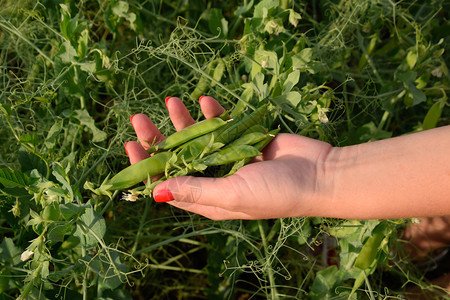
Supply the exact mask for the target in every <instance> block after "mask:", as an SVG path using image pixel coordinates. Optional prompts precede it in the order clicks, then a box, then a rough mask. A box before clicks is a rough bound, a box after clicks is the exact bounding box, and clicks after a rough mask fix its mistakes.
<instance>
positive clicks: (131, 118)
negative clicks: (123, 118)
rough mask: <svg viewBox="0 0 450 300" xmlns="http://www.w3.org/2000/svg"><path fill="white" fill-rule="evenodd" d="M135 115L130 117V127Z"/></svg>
mask: <svg viewBox="0 0 450 300" xmlns="http://www.w3.org/2000/svg"><path fill="white" fill-rule="evenodd" d="M135 115H136V114H134V115H132V116H131V117H130V123H131V125H133V118H134V116H135Z"/></svg>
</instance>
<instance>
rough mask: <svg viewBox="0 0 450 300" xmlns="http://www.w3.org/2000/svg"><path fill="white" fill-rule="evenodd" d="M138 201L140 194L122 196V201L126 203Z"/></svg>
mask: <svg viewBox="0 0 450 300" xmlns="http://www.w3.org/2000/svg"><path fill="white" fill-rule="evenodd" d="M137 199H139V195H138V194H133V193H130V194H123V195H122V200H125V201H130V202H135V201H136V200H137Z"/></svg>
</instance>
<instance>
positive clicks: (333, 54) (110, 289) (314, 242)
mask: <svg viewBox="0 0 450 300" xmlns="http://www.w3.org/2000/svg"><path fill="white" fill-rule="evenodd" d="M448 8H449V7H448V4H447V3H446V2H445V1H425V2H423V3H419V2H417V1H402V2H392V1H381V0H380V1H372V2H369V1H363V2H361V1H323V2H320V3H319V2H317V1H305V2H301V3H294V2H293V1H281V2H278V1H275V2H273V3H272V2H271V1H263V2H255V3H254V2H252V1H244V2H243V3H238V2H235V1H228V2H220V3H215V2H203V1H200V0H193V1H164V2H162V1H161V2H155V1H144V2H139V1H129V2H123V1H98V2H92V1H90V2H76V1H67V2H64V3H63V2H60V1H56V0H48V1H38V2H32V1H5V0H3V1H0V28H1V30H0V91H1V92H0V114H1V115H2V117H1V118H0V153H1V156H0V164H1V171H2V173H0V182H1V184H0V190H1V192H0V232H1V234H2V240H1V241H0V243H1V244H0V291H1V292H2V293H3V294H2V296H0V299H13V298H14V299H15V298H17V297H22V298H29V299H39V298H40V299H42V298H43V295H45V296H46V297H48V298H51V297H54V296H58V297H61V298H67V297H74V298H75V299H79V298H83V299H93V298H101V297H104V298H106V297H111V298H115V299H117V298H119V299H131V298H133V299H148V298H149V297H152V298H154V299H166V298H185V299H199V298H200V299H203V298H207V299H234V298H239V297H241V298H246V299H259V298H270V299H277V298H279V299H289V298H293V299H298V298H306V297H307V296H309V297H310V298H313V299H314V298H317V299H322V298H324V297H330V298H331V297H333V298H336V299H340V298H348V297H353V298H358V299H365V298H376V297H383V298H387V297H390V298H400V297H402V295H404V293H405V290H406V287H407V286H409V285H412V286H418V287H421V288H423V289H433V290H434V293H435V294H436V297H442V293H443V291H442V290H439V289H438V288H436V287H434V286H433V285H432V284H431V283H429V282H427V281H426V280H425V279H424V278H422V277H421V275H420V273H419V272H418V270H416V269H415V268H414V266H412V265H411V264H410V263H409V261H408V260H403V259H402V258H399V257H401V256H395V257H391V256H390V254H391V253H392V251H394V250H395V251H399V253H400V252H401V247H399V246H398V241H397V240H398V238H399V237H400V234H401V229H402V227H404V226H405V225H406V224H408V223H409V222H410V220H385V221H380V220H371V221H357V220H355V222H354V223H350V224H349V223H346V222H348V221H346V220H334V219H324V218H301V217H299V218H287V219H278V220H261V221H243V220H235V221H223V222H214V221H211V220H207V219H205V218H203V217H200V216H197V215H194V214H190V213H187V212H184V211H180V210H178V209H175V208H172V207H170V206H165V205H156V204H155V203H154V201H153V200H152V199H150V198H145V199H142V200H140V201H138V202H133V203H130V202H123V201H121V200H120V193H116V194H114V195H113V197H112V198H111V199H109V198H107V197H103V196H98V195H95V194H93V193H91V192H90V191H89V190H86V189H84V188H83V186H84V183H85V181H87V180H88V181H90V182H93V183H95V184H100V183H101V182H102V181H103V180H104V179H105V177H106V176H107V175H108V174H110V173H112V174H114V173H116V172H117V171H119V170H121V169H122V168H123V167H125V166H127V165H128V164H129V162H128V158H127V156H126V154H125V151H124V150H123V144H124V143H125V142H126V141H129V140H135V139H136V136H135V133H134V131H133V129H132V127H131V125H130V123H129V117H130V116H131V115H132V114H135V113H145V114H147V115H149V116H150V117H151V119H152V120H153V122H154V123H155V124H156V125H157V126H158V128H161V130H162V131H163V133H164V134H170V133H172V132H173V131H174V129H173V128H172V126H171V123H170V119H169V117H168V114H167V112H166V108H165V105H164V100H163V99H164V98H165V97H166V96H169V95H170V96H179V97H180V98H182V100H183V101H184V103H185V104H186V106H187V108H188V109H189V111H190V112H191V114H192V115H193V117H194V118H195V119H201V118H202V116H201V113H200V111H199V108H198V105H197V102H196V101H197V99H196V98H198V96H199V95H202V94H208V95H211V96H213V97H215V98H216V99H217V100H218V101H219V102H220V103H221V104H222V105H223V106H225V107H226V108H231V107H234V106H235V105H237V104H238V103H246V104H248V105H250V106H255V107H256V106H258V103H259V101H261V99H262V98H264V97H265V95H266V96H270V97H271V99H272V100H271V101H272V104H273V105H274V107H276V110H277V114H276V115H275V116H274V123H277V124H281V126H282V130H283V131H284V132H292V133H297V134H302V135H305V136H309V137H312V138H317V139H321V140H324V141H327V142H330V143H332V144H333V145H336V146H345V145H350V144H357V143H362V142H368V141H373V140H377V139H383V138H388V137H391V136H398V135H402V134H407V133H410V132H415V131H420V130H423V129H424V124H425V125H426V126H441V125H447V124H449V117H450V114H449V109H448V103H447V96H446V94H447V93H448V90H449V75H448V68H447V66H448V64H449V57H448V55H447V52H448V50H449V48H448V45H449V44H450V43H449V38H448V36H450V35H449V34H448V32H449V30H450V23H449V21H448V20H449V15H448V11H449V9H448ZM289 9H291V10H289ZM294 12H295V13H297V15H295V14H294ZM300 17H301V18H300ZM217 66H223V68H218V67H217ZM296 70H298V73H295V71H296ZM296 74H298V79H296ZM199 81H203V82H204V83H206V84H202V85H199ZM196 88H197V90H196ZM195 95H197V96H196V97H195ZM298 99H301V101H298ZM436 103H437V105H436ZM433 106H434V109H432V107H433ZM436 108H437V109H436ZM429 124H431V125H429ZM13 170H14V171H13ZM52 202H57V203H58V205H59V206H58V207H59V209H60V212H61V213H60V214H58V215H57V216H56V217H52V218H50V219H43V210H44V209H45V207H47V206H49V205H50V203H52ZM30 211H33V212H35V214H33V213H31V212H30ZM379 224H383V226H384V228H385V229H384V230H385V236H386V239H385V240H384V244H383V245H385V246H383V247H381V248H380V249H379V251H378V252H377V257H376V262H375V264H374V267H372V268H369V269H368V270H365V273H361V272H359V273H358V270H355V268H353V267H352V262H354V260H355V259H356V257H357V256H358V254H359V252H360V251H361V249H362V248H363V245H364V242H365V238H367V237H369V236H371V235H372V233H373V230H374V229H375V228H376V226H377V225H379ZM36 238H38V239H37V240H35V239H36ZM39 238H41V239H42V241H41V242H39V241H40V240H39ZM32 240H34V241H36V242H35V243H34V244H32V245H33V247H34V248H33V249H32V250H33V251H34V255H33V257H32V258H31V259H30V260H28V261H25V262H22V261H20V255H21V253H22V252H23V251H25V249H27V248H29V249H30V247H31V245H30V243H31V241H32ZM398 248H400V250H397V249H398ZM346 249H347V251H345V250H346ZM337 257H339V260H340V265H339V267H337V266H335V265H334V264H333V260H336V258H337ZM361 274H362V275H364V276H362V275H361ZM386 278H389V280H387V279H386ZM358 282H360V284H357V283H358ZM352 290H354V292H355V293H354V294H351V293H352ZM350 295H352V296H350Z"/></svg>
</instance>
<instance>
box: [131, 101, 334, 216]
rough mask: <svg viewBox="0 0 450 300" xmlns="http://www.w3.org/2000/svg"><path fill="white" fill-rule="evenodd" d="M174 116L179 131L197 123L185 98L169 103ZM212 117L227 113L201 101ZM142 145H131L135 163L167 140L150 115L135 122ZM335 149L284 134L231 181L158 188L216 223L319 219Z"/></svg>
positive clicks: (189, 180)
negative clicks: (152, 146)
mask: <svg viewBox="0 0 450 300" xmlns="http://www.w3.org/2000/svg"><path fill="white" fill-rule="evenodd" d="M166 106H167V108H168V110H169V115H170V118H171V120H172V123H173V124H174V126H175V128H176V129H177V130H181V129H183V128H184V127H186V126H188V125H191V124H193V123H194V120H193V119H192V117H191V116H190V115H189V112H188V111H187V109H186V107H185V106H184V105H183V103H182V102H181V100H180V99H178V98H175V97H171V98H167V99H166ZM200 107H201V110H202V112H203V114H204V115H205V117H206V118H212V117H215V116H218V115H220V114H221V113H223V112H224V109H223V108H222V107H221V106H220V105H219V104H218V102H217V101H216V100H214V99H213V98H212V97H208V96H204V97H201V98H200ZM132 125H133V126H134V129H135V131H136V134H137V136H138V139H139V140H140V142H141V144H142V146H141V144H139V143H137V142H128V143H126V145H125V148H126V151H127V153H128V155H129V157H130V161H131V163H135V162H137V161H139V160H141V159H144V158H146V157H148V154H147V152H146V151H145V148H147V147H148V144H147V143H146V142H145V141H153V140H154V139H156V141H157V142H159V141H161V140H163V139H164V136H163V135H162V134H161V132H160V131H159V130H158V129H157V128H156V126H155V125H154V124H153V123H152V122H151V120H150V119H148V118H147V117H146V116H145V115H142V114H138V115H134V116H133V117H132ZM330 150H331V146H330V145H329V144H327V143H324V142H320V141H317V140H313V139H310V138H306V137H302V136H298V135H294V134H279V135H278V136H277V137H276V138H275V139H274V140H273V141H272V142H271V143H270V144H269V145H268V146H267V147H266V148H265V149H264V150H263V155H262V156H261V157H258V158H256V159H255V160H254V162H252V163H250V164H248V165H246V166H244V167H242V168H241V169H239V170H238V171H237V172H236V173H235V174H234V175H231V176H229V177H226V178H204V177H192V176H180V177H176V178H172V179H169V180H166V181H164V182H163V183H160V184H159V185H157V186H156V187H155V189H154V192H153V194H154V198H155V200H156V201H158V202H167V201H170V202H168V203H170V204H171V205H173V206H176V207H178V208H181V209H185V210H188V211H191V212H194V213H198V214H201V215H203V216H205V217H208V218H210V219H214V220H224V219H266V218H278V217H293V216H314V215H317V214H318V213H319V212H324V211H325V210H324V209H323V208H320V207H319V206H320V205H319V204H320V203H321V202H320V201H318V200H319V198H320V199H321V198H324V199H325V198H327V197H326V196H328V195H326V194H327V192H326V191H328V190H330V189H329V184H328V181H327V180H325V178H324V176H325V175H327V172H325V171H324V162H325V158H326V156H327V154H328V152H329V151H330Z"/></svg>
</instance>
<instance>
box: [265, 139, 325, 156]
mask: <svg viewBox="0 0 450 300" xmlns="http://www.w3.org/2000/svg"><path fill="white" fill-rule="evenodd" d="M293 149H298V150H297V151H292V150H293ZM330 149H331V145H330V144H328V143H325V142H322V141H319V140H315V139H311V138H308V137H304V136H301V135H296V134H289V133H279V134H278V135H277V136H276V137H275V138H274V139H273V140H272V141H271V142H270V143H269V144H268V145H267V146H266V147H265V148H264V149H263V151H262V153H263V155H262V159H263V160H274V159H291V158H308V159H309V160H315V159H318V158H319V156H321V155H323V154H324V152H327V151H329V150H330Z"/></svg>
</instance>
